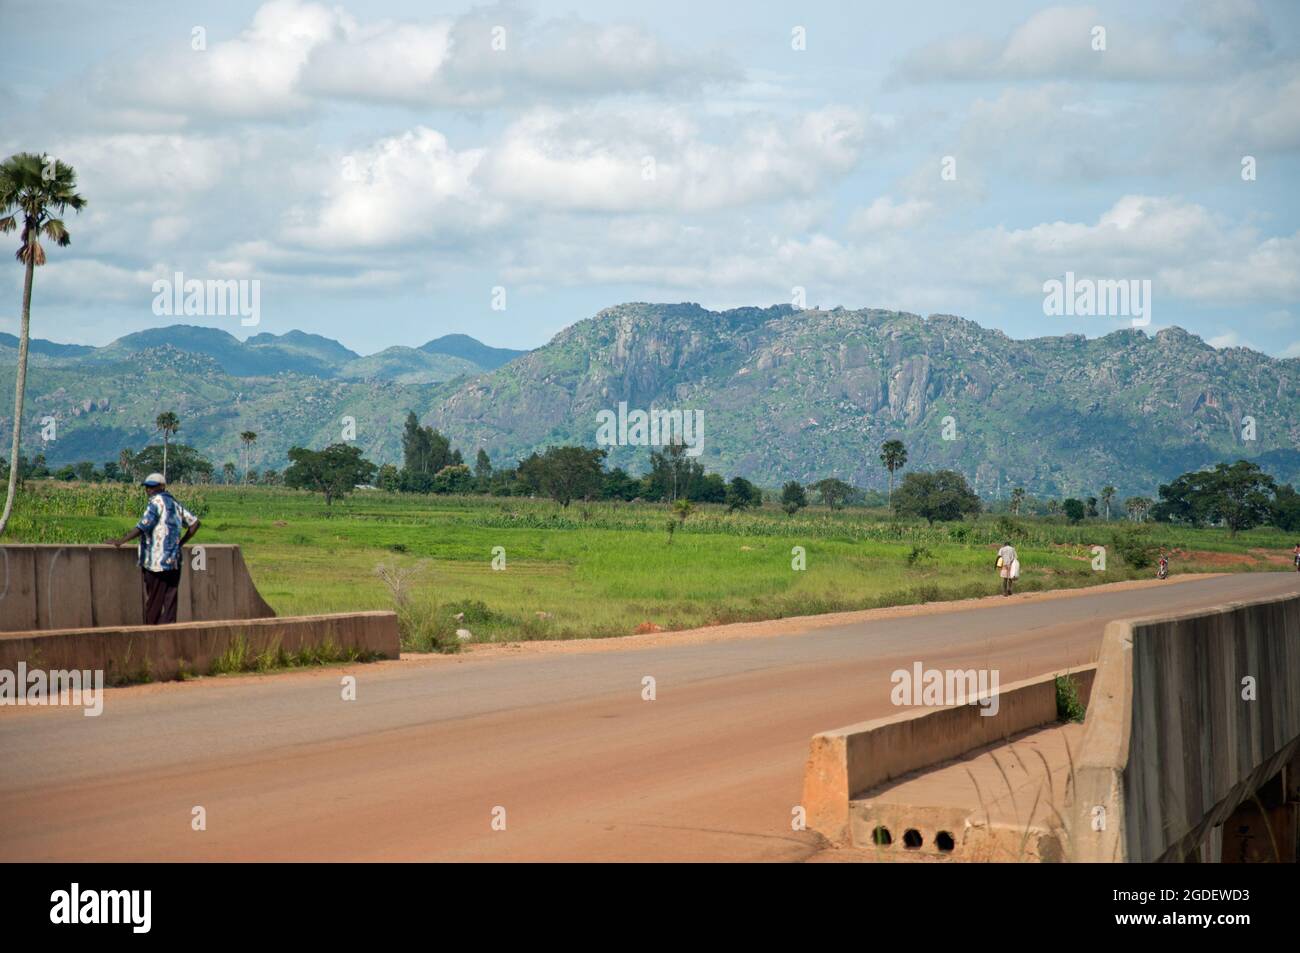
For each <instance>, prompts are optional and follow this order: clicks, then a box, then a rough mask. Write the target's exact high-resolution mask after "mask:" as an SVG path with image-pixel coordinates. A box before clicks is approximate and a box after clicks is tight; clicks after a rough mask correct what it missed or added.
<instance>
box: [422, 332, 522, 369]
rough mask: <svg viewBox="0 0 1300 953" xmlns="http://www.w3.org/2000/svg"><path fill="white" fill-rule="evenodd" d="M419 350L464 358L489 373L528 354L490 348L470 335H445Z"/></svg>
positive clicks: (501, 348) (509, 349)
mask: <svg viewBox="0 0 1300 953" xmlns="http://www.w3.org/2000/svg"><path fill="white" fill-rule="evenodd" d="M419 349H420V350H421V351H425V352H427V353H430V354H447V355H450V356H451V357H460V358H464V359H465V360H467V361H470V362H472V363H474V364H477V365H478V366H479V367H481V368H483V369H485V370H489V371H494V370H496V369H497V368H498V367H500V366H501V365H503V364H508V363H510V362H511V361H513V360H514V359H515V358H517V357H522V356H523V355H525V354H527V353H528V352H527V351H516V350H514V349H512V348H508V347H488V346H487V345H486V344H484V343H483V342H482V341H479V340H476V339H475V338H472V337H470V336H469V335H468V334H444V335H443V336H442V337H440V338H434V339H433V340H432V341H429V342H428V343H427V344H421V345H420V348H419Z"/></svg>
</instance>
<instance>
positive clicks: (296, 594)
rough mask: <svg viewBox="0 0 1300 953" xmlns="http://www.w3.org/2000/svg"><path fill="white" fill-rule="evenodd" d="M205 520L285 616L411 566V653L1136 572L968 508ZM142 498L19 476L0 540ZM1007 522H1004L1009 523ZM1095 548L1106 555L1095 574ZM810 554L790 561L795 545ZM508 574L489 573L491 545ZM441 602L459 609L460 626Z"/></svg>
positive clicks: (1257, 537)
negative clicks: (916, 514) (919, 515)
mask: <svg viewBox="0 0 1300 953" xmlns="http://www.w3.org/2000/svg"><path fill="white" fill-rule="evenodd" d="M175 495H176V496H177V498H178V499H180V500H181V502H182V503H184V504H185V505H187V506H189V507H190V508H191V509H193V510H194V511H195V512H196V513H198V514H199V515H200V516H201V517H202V518H203V530H202V532H201V533H200V535H199V537H198V538H197V539H196V542H203V541H207V542H220V543H238V544H239V545H240V546H241V547H242V548H243V551H244V555H245V558H246V560H247V562H248V565H249V568H250V570H251V572H252V575H253V579H254V581H255V582H256V584H257V586H258V588H259V589H260V590H261V592H262V594H263V596H264V597H265V598H266V599H267V601H268V602H270V603H271V605H272V606H273V607H274V608H275V610H276V612H277V613H279V614H281V615H296V614H304V613H312V612H339V611H350V610H359V609H390V608H394V607H395V606H394V595H393V592H392V591H391V588H390V586H389V585H388V584H387V583H386V582H385V581H384V580H383V579H382V578H381V577H380V575H379V574H378V573H377V572H376V569H377V567H379V566H384V567H386V568H387V569H388V570H389V571H390V572H391V571H393V570H396V571H398V572H399V573H408V574H409V575H408V576H407V579H406V583H405V585H404V589H403V595H402V597H401V598H400V600H399V601H401V602H402V603H403V605H402V606H401V607H400V608H401V609H402V617H403V629H404V635H405V637H406V640H407V644H408V646H409V647H412V648H421V649H427V648H442V649H450V648H454V647H455V645H456V642H457V640H456V637H455V629H456V628H457V627H464V628H467V629H469V630H470V631H471V632H472V633H473V638H474V640H475V641H488V640H495V641H507V640H516V639H552V638H574V637H583V636H615V635H626V634H629V633H632V632H633V631H635V630H636V629H637V628H638V627H639V626H642V627H644V626H646V624H649V625H652V626H657V627H660V628H662V629H680V628H689V627H693V626H700V625H709V624H717V623H722V622H736V621H745V620H754V619H769V618H779V617H783V616H790V615H806V614H811V613H819V612H832V611H838V610H848V609H862V608H875V607H880V606H890V605H902V604H910V603H919V602H930V601H936V600H943V599H955V598H965V597H971V596H985V595H994V594H996V593H997V591H998V579H997V575H996V573H995V571H994V570H993V560H994V553H995V550H996V548H997V546H998V545H999V544H1000V543H1001V542H1002V540H1003V538H1004V537H1005V535H1007V532H1008V530H1009V531H1010V533H1011V535H1012V538H1013V542H1014V543H1015V544H1016V546H1017V548H1018V550H1019V553H1020V557H1021V562H1022V564H1023V572H1024V575H1023V578H1022V579H1021V581H1020V584H1019V587H1018V589H1019V591H1025V590H1040V589H1055V588H1068V587H1078V586H1088V585H1096V584H1099V583H1104V582H1115V581H1118V580H1123V579H1134V578H1150V577H1151V576H1152V575H1154V569H1153V568H1141V569H1138V568H1135V567H1133V566H1131V565H1129V564H1128V563H1126V562H1125V560H1123V559H1122V558H1121V557H1120V555H1119V553H1118V552H1116V551H1115V548H1114V545H1113V536H1114V535H1115V534H1116V533H1123V532H1126V531H1130V530H1131V529H1132V528H1133V527H1132V524H1129V523H1125V522H1118V521H1116V522H1111V523H1106V522H1102V521H1088V522H1085V523H1083V524H1081V525H1078V526H1071V525H1069V524H1068V523H1066V522H1064V520H1063V519H1058V520H1047V519H1039V518H1015V517H998V516H993V515H987V514H986V515H982V516H980V517H979V518H977V519H972V520H967V521H965V522H961V523H951V524H937V525H935V526H934V527H928V526H926V525H925V523H924V522H921V523H910V522H900V521H897V520H894V519H892V518H890V516H889V514H887V513H886V512H884V511H876V510H863V509H851V508H850V509H844V510H839V511H831V510H828V509H824V508H820V507H811V508H809V509H806V510H803V511H801V512H799V513H798V514H797V515H795V516H793V517H788V516H786V515H785V514H784V513H783V512H782V511H780V510H779V509H776V508H765V509H762V510H758V511H750V512H747V513H735V514H728V513H726V511H725V509H724V508H722V507H720V506H719V507H712V506H701V507H700V508H699V509H698V510H697V511H696V512H695V513H693V514H691V515H690V516H689V517H688V518H687V519H686V521H685V523H684V524H680V525H678V526H677V528H676V532H674V533H673V534H671V537H670V534H669V533H668V531H667V524H668V523H669V521H670V520H672V519H673V518H672V516H671V514H670V512H669V509H668V507H667V506H666V505H661V504H651V503H596V504H581V503H574V504H572V505H571V506H569V507H568V508H567V509H562V508H561V507H560V506H558V505H557V504H555V503H553V502H550V501H549V500H533V499H524V498H519V497H509V498H490V497H448V496H414V495H412V496H406V495H400V494H388V493H383V492H379V491H360V492H358V493H356V494H354V495H353V496H352V497H350V498H349V499H347V500H345V501H343V502H338V503H335V504H334V505H333V506H330V507H326V505H325V504H324V502H323V500H322V499H321V498H320V497H319V496H312V495H308V494H306V493H302V492H297V491H292V490H284V489H272V488H263V487H248V488H240V487H215V486H203V487H177V488H175ZM143 504H144V494H143V491H142V490H140V489H139V488H136V487H127V486H112V485H77V484H54V483H48V482H31V483H28V484H27V485H26V486H25V487H24V488H23V491H22V493H20V496H19V504H18V507H17V510H16V514H15V517H14V520H13V523H12V524H11V533H10V534H9V536H8V538H7V540H6V541H7V542H49V543H54V542H78V543H87V542H100V541H102V540H103V539H104V538H105V537H108V536H110V535H120V534H121V533H122V532H124V531H125V530H126V529H128V528H129V527H130V526H131V525H132V524H133V522H134V519H135V518H136V517H137V516H138V513H139V511H140V510H141V509H142V508H143ZM1008 520H1009V521H1010V523H1008ZM1140 532H1141V533H1142V534H1143V536H1144V537H1145V540H1146V542H1147V543H1149V544H1151V545H1165V546H1167V547H1171V548H1173V549H1174V550H1175V557H1174V559H1173V562H1172V567H1171V568H1172V571H1173V572H1175V573H1179V572H1204V571H1225V570H1228V571H1250V570H1266V569H1286V568H1289V556H1288V553H1289V551H1290V548H1291V546H1292V545H1293V544H1294V540H1292V539H1291V538H1290V537H1288V536H1285V535H1284V534H1282V533H1281V532H1279V531H1276V530H1272V529H1259V530H1254V531H1251V532H1246V533H1241V534H1239V535H1238V536H1237V537H1235V538H1233V537H1230V536H1229V535H1228V533H1227V531H1226V530H1222V529H1216V528H1207V529H1195V530H1194V529H1190V528H1185V527H1175V526H1167V525H1159V524H1155V525H1147V526H1145V527H1143V528H1142V529H1141V530H1140ZM1093 545H1103V546H1106V547H1107V568H1106V571H1104V572H1099V571H1094V570H1093V568H1092V565H1091V562H1092V553H1091V547H1092V546H1093ZM796 546H800V547H803V548H804V550H805V552H806V566H807V568H806V569H804V570H801V571H800V570H795V569H793V568H792V560H793V558H794V557H793V556H792V549H793V547H796ZM495 547H502V548H503V549H504V551H505V560H506V565H505V569H504V570H501V571H498V570H494V569H493V568H492V559H493V550H494V548H495ZM456 613H464V617H463V619H461V620H457V619H456V618H455V615H456Z"/></svg>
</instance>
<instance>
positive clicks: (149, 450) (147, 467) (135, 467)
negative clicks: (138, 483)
mask: <svg viewBox="0 0 1300 953" xmlns="http://www.w3.org/2000/svg"><path fill="white" fill-rule="evenodd" d="M162 460H163V447H162V444H157V443H151V444H150V445H149V446H147V447H145V448H144V449H143V450H141V451H140V452H139V453H136V454H130V455H129V456H128V457H127V465H126V472H127V474H128V478H129V479H131V480H136V479H142V478H143V477H144V476H145V475H147V474H150V473H161V472H162ZM168 468H169V473H168V477H167V479H168V481H169V482H171V483H203V482H207V481H208V480H210V479H212V461H211V460H209V459H208V458H207V457H205V456H203V454H201V453H199V452H198V451H197V450H195V449H194V448H193V447H191V446H188V445H187V444H183V443H176V444H172V446H171V456H170V459H169V460H168Z"/></svg>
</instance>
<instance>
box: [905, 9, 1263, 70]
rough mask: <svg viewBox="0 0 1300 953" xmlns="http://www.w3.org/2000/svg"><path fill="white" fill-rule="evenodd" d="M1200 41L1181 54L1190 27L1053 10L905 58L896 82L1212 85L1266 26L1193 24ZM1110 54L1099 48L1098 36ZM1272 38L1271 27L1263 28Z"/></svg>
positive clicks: (1223, 21)
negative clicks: (1205, 44)
mask: <svg viewBox="0 0 1300 953" xmlns="http://www.w3.org/2000/svg"><path fill="white" fill-rule="evenodd" d="M1190 23H1191V25H1192V26H1193V27H1194V28H1196V29H1197V30H1198V33H1199V35H1198V37H1197V38H1196V39H1198V40H1202V41H1205V40H1208V41H1209V43H1210V45H1211V49H1210V50H1209V51H1208V52H1206V51H1203V50H1200V49H1197V48H1196V44H1193V45H1192V47H1191V48H1190V49H1181V48H1179V46H1178V39H1179V34H1180V33H1181V32H1184V30H1185V28H1186V24H1180V23H1178V22H1176V21H1173V20H1159V21H1150V22H1142V23H1138V22H1134V21H1130V20H1127V19H1120V18H1118V17H1116V16H1115V15H1114V14H1113V13H1111V12H1105V13H1103V12H1102V11H1101V10H1099V9H1097V8H1096V7H1093V6H1054V7H1048V8H1047V9H1044V10H1039V11H1037V12H1035V13H1033V14H1032V15H1031V16H1030V17H1029V18H1028V19H1027V20H1025V21H1024V22H1023V23H1021V24H1020V25H1019V26H1017V27H1016V28H1015V29H1013V30H1012V31H1011V32H1010V34H1008V35H1006V36H1005V37H1004V38H1002V39H998V38H996V37H991V36H972V35H963V36H953V37H949V38H946V39H942V40H938V41H935V42H932V43H928V44H925V45H923V46H921V47H920V48H918V49H915V50H913V51H911V52H910V53H908V54H906V55H905V56H904V57H903V58H902V59H901V60H900V62H899V64H898V66H897V67H896V68H895V71H894V74H893V78H894V79H895V80H901V81H903V82H909V83H934V82H987V81H990V80H1011V81H1017V80H1035V79H1098V80H1115V81H1122V82H1168V81H1179V80H1188V79H1209V78H1212V77H1216V76H1219V75H1222V73H1223V72H1224V71H1225V70H1228V69H1235V68H1236V67H1237V66H1239V65H1240V64H1241V62H1243V61H1244V60H1245V59H1246V58H1247V56H1248V54H1249V53H1250V52H1251V49H1252V47H1254V48H1257V47H1258V44H1259V43H1260V42H1261V35H1260V34H1259V32H1258V31H1259V29H1260V27H1261V24H1260V22H1259V21H1255V22H1254V23H1253V25H1251V26H1243V25H1240V24H1234V23H1233V20H1232V18H1231V17H1230V16H1207V17H1202V18H1196V17H1193V18H1192V19H1191V21H1190ZM1098 27H1100V28H1102V29H1104V31H1105V49H1095V48H1094V30H1095V29H1096V28H1098ZM1263 29H1264V30H1265V31H1267V27H1266V26H1263Z"/></svg>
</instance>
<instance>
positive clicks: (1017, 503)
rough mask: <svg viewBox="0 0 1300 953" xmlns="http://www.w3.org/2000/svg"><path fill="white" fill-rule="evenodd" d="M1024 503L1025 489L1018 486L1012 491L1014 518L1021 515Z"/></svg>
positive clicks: (1012, 512)
mask: <svg viewBox="0 0 1300 953" xmlns="http://www.w3.org/2000/svg"><path fill="white" fill-rule="evenodd" d="M1024 502H1025V488H1024V487H1023V486H1018V487H1016V488H1015V489H1014V490H1012V491H1011V514H1012V515H1013V516H1019V515H1020V507H1021V506H1023V505H1024Z"/></svg>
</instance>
